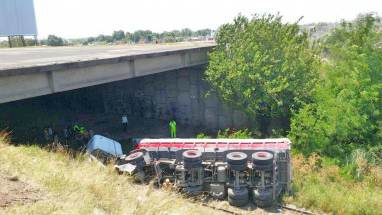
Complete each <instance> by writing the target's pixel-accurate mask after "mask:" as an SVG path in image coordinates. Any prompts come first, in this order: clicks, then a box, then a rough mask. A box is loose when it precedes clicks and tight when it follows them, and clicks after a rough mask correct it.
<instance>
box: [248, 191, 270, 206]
mask: <svg viewBox="0 0 382 215" xmlns="http://www.w3.org/2000/svg"><path fill="white" fill-rule="evenodd" d="M252 197H253V202H254V203H255V204H256V205H257V206H258V207H270V206H271V205H272V204H273V193H272V189H266V190H263V191H261V192H259V191H257V190H253V191H252Z"/></svg>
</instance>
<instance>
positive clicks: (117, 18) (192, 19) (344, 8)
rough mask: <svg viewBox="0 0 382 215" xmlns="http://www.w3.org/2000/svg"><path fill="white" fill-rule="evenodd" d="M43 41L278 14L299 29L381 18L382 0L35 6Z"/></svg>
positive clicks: (41, 0)
mask: <svg viewBox="0 0 382 215" xmlns="http://www.w3.org/2000/svg"><path fill="white" fill-rule="evenodd" d="M34 1H35V11H36V19H37V28H38V33H39V38H45V37H47V35H49V34H55V35H58V36H61V37H65V38H79V37H88V36H97V35H99V34H111V33H112V32H113V31H114V30H120V29H121V30H124V31H129V32H133V31H135V30H139V29H142V30H152V31H154V32H162V31H171V30H174V29H182V28H186V27H187V28H190V29H192V30H197V29H203V28H211V29H217V28H218V27H219V26H220V25H222V24H224V23H227V22H231V21H232V20H233V18H234V17H235V16H237V15H238V14H239V13H241V14H242V15H245V16H251V15H253V14H263V13H273V14H275V13H280V14H281V15H282V16H283V21H285V22H295V21H296V20H298V19H299V18H300V17H301V16H303V17H304V18H303V19H302V20H301V21H300V23H301V24H306V23H312V22H338V21H340V20H342V19H345V20H353V19H354V18H356V17H357V15H358V14H360V13H366V12H377V13H378V14H379V15H382V0H188V1H184V0H133V1H132V0H34Z"/></svg>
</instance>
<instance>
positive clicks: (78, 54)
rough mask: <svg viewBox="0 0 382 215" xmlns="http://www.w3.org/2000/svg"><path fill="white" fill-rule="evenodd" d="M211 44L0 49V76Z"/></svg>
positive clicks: (209, 44)
mask: <svg viewBox="0 0 382 215" xmlns="http://www.w3.org/2000/svg"><path fill="white" fill-rule="evenodd" d="M214 45H215V44H214V42H212V41H203V42H182V43H173V44H139V45H113V46H107V45H104V46H64V47H41V46H38V47H26V48H0V72H1V71H4V70H9V69H18V68H28V67H35V66H46V65H55V64H62V63H74V62H81V61H91V60H97V59H112V58H118V57H122V56H133V55H141V54H150V53H161V52H167V51H176V50H186V49H194V48H203V47H210V46H214Z"/></svg>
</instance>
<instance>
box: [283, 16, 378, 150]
mask: <svg viewBox="0 0 382 215" xmlns="http://www.w3.org/2000/svg"><path fill="white" fill-rule="evenodd" d="M378 26H379V20H378V19H377V17H376V16H375V15H373V14H367V15H364V16H361V17H359V18H358V19H357V20H356V21H355V22H353V23H350V22H343V23H342V24H341V26H340V27H339V28H337V29H335V30H334V32H333V33H332V34H330V35H329V36H328V37H327V38H325V40H324V46H325V47H326V50H327V58H326V59H325V60H326V62H325V64H323V68H322V74H321V76H322V78H321V81H320V82H319V84H318V85H317V90H316V93H315V94H314V95H313V103H311V104H309V105H306V106H305V107H304V108H303V109H302V110H301V111H300V112H299V113H298V114H297V115H296V116H295V117H294V118H293V120H292V125H291V133H290V137H291V138H292V139H293V141H294V142H295V146H296V147H297V148H298V149H300V150H301V151H303V152H305V153H310V152H313V151H314V152H323V153H325V154H332V155H338V154H346V153H347V152H348V151H349V150H352V149H353V148H354V147H360V146H367V147H370V146H376V145H378V144H380V143H381V141H382V115H381V114H382V113H381V111H382V48H381V42H382V34H381V32H380V31H379V29H378Z"/></svg>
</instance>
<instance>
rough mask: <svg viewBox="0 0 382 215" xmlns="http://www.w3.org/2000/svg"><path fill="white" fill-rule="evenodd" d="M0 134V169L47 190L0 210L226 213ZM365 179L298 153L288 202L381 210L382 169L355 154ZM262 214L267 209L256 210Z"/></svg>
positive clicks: (353, 210) (339, 211)
mask: <svg viewBox="0 0 382 215" xmlns="http://www.w3.org/2000/svg"><path fill="white" fill-rule="evenodd" d="M7 137H8V136H7V135H6V134H5V133H1V134H0V162H1V165H0V172H8V173H11V174H12V175H14V176H17V177H18V179H19V180H21V181H23V182H25V183H28V184H30V185H31V186H33V187H34V188H36V189H39V190H41V191H43V193H44V197H43V198H40V199H39V200H38V201H33V202H32V203H31V202H29V203H26V204H21V203H16V204H13V205H10V206H8V207H5V208H0V214H39V215H40V214H222V213H223V212H222V211H218V210H213V209H211V208H209V207H205V206H203V205H202V204H201V203H200V202H197V203H195V202H193V201H190V199H186V198H183V197H182V196H181V195H179V194H177V193H174V192H165V191H162V190H157V189H154V188H153V187H152V186H148V185H139V184H135V183H132V181H131V180H132V179H131V178H130V177H127V176H121V175H118V174H116V173H115V172H114V170H113V168H112V167H111V166H110V167H102V166H99V165H96V164H95V163H92V162H88V160H87V158H86V157H85V156H81V155H79V156H77V157H76V158H73V155H69V154H68V153H66V152H55V153H54V152H49V151H47V150H43V149H41V148H40V147H37V146H17V147H16V146H13V145H9V144H8V142H9V140H8V138H7ZM356 160H357V162H358V164H359V166H358V169H359V172H360V174H362V178H360V179H359V180H354V179H351V178H347V177H345V176H344V174H343V173H342V171H343V170H342V169H341V168H339V167H338V166H336V165H330V164H325V162H324V161H323V159H322V158H320V157H319V156H317V155H313V156H310V157H309V158H307V159H306V158H304V157H302V156H300V155H295V156H294V158H293V168H294V194H293V196H291V197H286V198H285V201H286V202H287V203H292V204H296V205H297V206H301V207H305V208H310V209H312V210H314V209H316V210H317V211H325V212H331V213H334V214H378V213H381V211H382V204H380V203H381V201H382V169H381V168H380V167H378V166H372V165H368V164H365V162H364V161H363V160H362V157H361V158H357V159H356ZM210 204H211V205H213V206H215V207H219V208H225V209H231V210H235V211H236V212H238V213H240V214H253V209H252V208H249V209H250V210H247V211H246V210H242V209H238V208H236V209H235V208H232V207H230V206H228V203H227V202H224V201H222V202H211V203H210ZM256 212H257V213H260V214H263V213H265V212H264V211H261V210H256Z"/></svg>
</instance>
